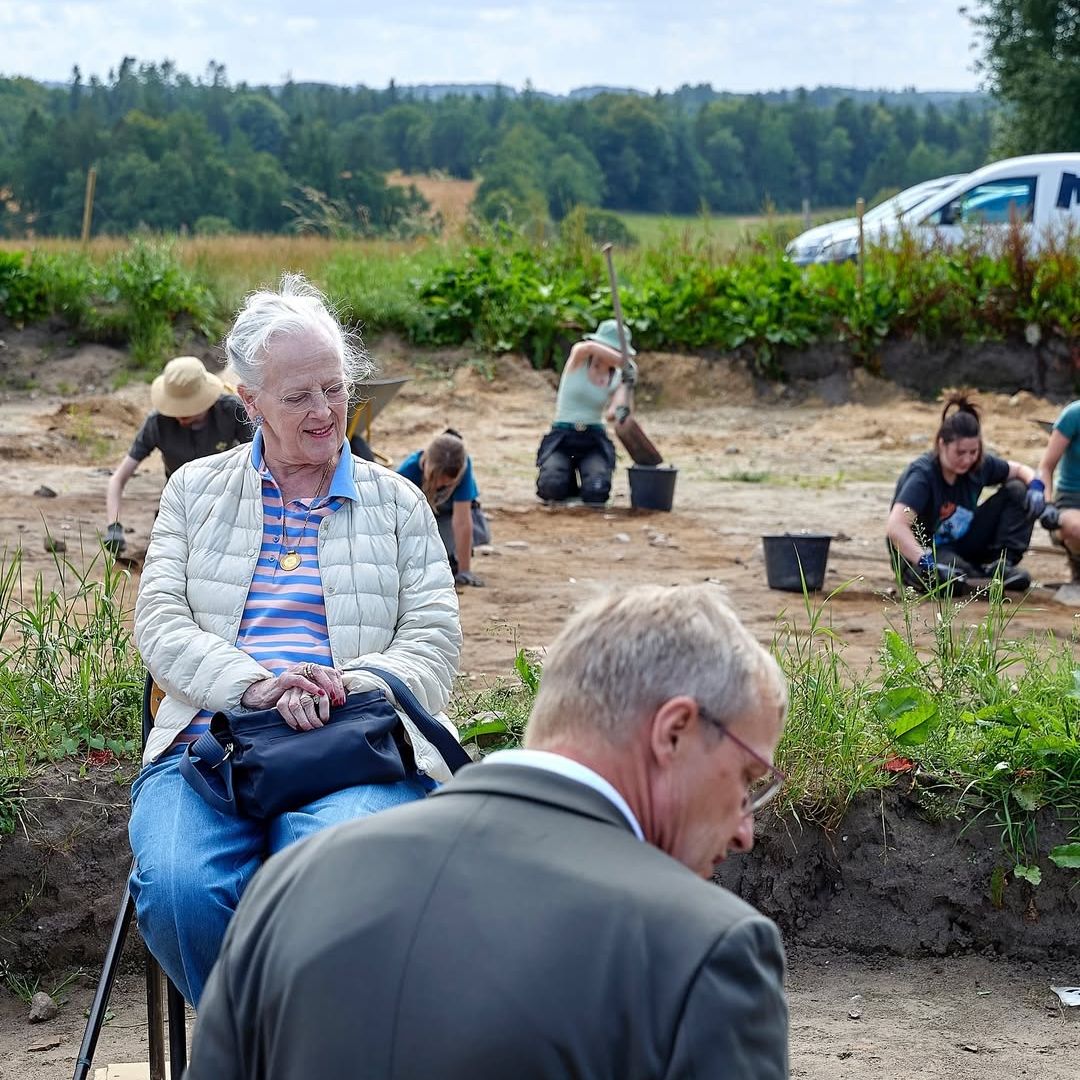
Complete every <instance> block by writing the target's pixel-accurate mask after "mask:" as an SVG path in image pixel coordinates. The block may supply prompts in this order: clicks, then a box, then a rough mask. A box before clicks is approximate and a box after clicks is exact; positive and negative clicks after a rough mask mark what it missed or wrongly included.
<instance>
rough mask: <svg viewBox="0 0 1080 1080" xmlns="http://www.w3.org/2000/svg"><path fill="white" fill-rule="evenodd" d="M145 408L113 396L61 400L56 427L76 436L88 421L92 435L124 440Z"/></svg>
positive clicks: (141, 416) (142, 414) (135, 426)
mask: <svg viewBox="0 0 1080 1080" xmlns="http://www.w3.org/2000/svg"><path fill="white" fill-rule="evenodd" d="M144 416H145V409H144V408H143V407H142V406H141V405H139V404H137V403H136V402H134V401H132V400H130V399H125V398H122V397H117V396H108V397H104V396H97V397H85V398H80V399H79V400H78V401H65V402H64V403H63V404H62V405H60V406H59V408H57V410H56V413H55V417H56V429H57V430H59V431H60V432H61V433H63V434H65V435H78V434H79V433H80V432H83V431H85V429H86V427H87V425H88V424H92V425H93V429H94V432H95V434H97V435H98V436H100V437H103V438H107V439H127V438H130V435H131V433H132V432H133V431H136V430H138V427H139V425H140V424H141V423H142V421H143V417H144Z"/></svg>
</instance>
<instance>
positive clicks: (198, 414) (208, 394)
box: [104, 356, 253, 555]
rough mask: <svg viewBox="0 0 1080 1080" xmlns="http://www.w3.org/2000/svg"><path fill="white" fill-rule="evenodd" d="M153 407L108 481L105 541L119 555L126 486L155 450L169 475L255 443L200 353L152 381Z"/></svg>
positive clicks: (239, 407) (239, 406)
mask: <svg viewBox="0 0 1080 1080" xmlns="http://www.w3.org/2000/svg"><path fill="white" fill-rule="evenodd" d="M150 401H151V403H152V404H153V406H154V411H153V412H152V413H150V415H149V416H148V417H147V418H146V419H145V420H144V421H143V425H142V427H141V428H140V429H139V433H138V435H136V436H135V441H134V442H133V443H132V444H131V449H130V450H129V451H128V452H127V456H126V457H125V458H124V460H123V461H122V462H120V465H119V467H118V468H117V469H116V471H115V472H114V473H113V474H112V477H111V478H110V480H109V487H108V489H107V491H106V495H105V512H106V516H107V517H108V519H109V525H108V526H107V528H106V530H105V539H104V544H105V547H106V549H107V550H108V551H111V552H112V553H113V554H114V555H119V554H120V552H122V551H123V550H124V548H125V547H126V546H127V544H126V541H125V540H124V527H123V525H121V524H120V505H121V501H122V499H123V495H124V487H125V486H126V484H127V482H128V481H129V480H130V479H131V478H132V477H133V476H134V475H135V470H136V469H138V467H139V463H140V462H141V461H143V460H144V459H145V458H147V457H149V456H150V454H151V453H152V452H153V451H154V450H160V451H161V456H162V458H163V459H164V461H165V479H166V480H168V479H169V477H170V476H171V475H172V474H173V473H174V472H175V471H176V470H177V469H179V468H180V466H181V465H186V464H187V463H188V462H189V461H194V460H195V459H196V458H202V457H208V456H209V455H210V454H219V453H221V451H222V450H228V449H230V448H231V447H233V446H238V445H239V444H240V443H247V442H251V437H252V434H253V431H252V427H251V425H250V423H249V421H248V419H247V414H246V413H245V411H244V406H243V403H242V402H241V401H240V399H239V398H238V397H236V396H235V395H234V394H232V393H230V392H229V391H228V389H227V388H226V386H225V384H224V383H223V382H222V381H221V379H219V378H218V377H217V376H216V375H214V374H212V373H211V372H209V371H207V370H206V368H205V366H204V365H203V362H202V361H201V360H200V359H199V358H198V357H197V356H178V357H176V359H175V360H170V361H169V362H168V363H167V364H166V365H165V370H164V371H163V372H162V373H161V374H160V375H159V376H158V377H157V378H156V379H155V380H154V381H153V383H151V385H150Z"/></svg>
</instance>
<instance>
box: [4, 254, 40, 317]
mask: <svg viewBox="0 0 1080 1080" xmlns="http://www.w3.org/2000/svg"><path fill="white" fill-rule="evenodd" d="M48 314H49V297H48V294H47V293H46V292H45V289H44V287H43V284H42V282H41V281H40V279H39V278H38V277H37V275H35V274H34V273H32V271H31V270H30V269H29V268H28V267H27V266H26V265H25V264H24V261H23V255H22V252H21V251H0V315H3V316H4V317H5V318H6V319H10V320H11V322H13V323H14V324H15V325H16V326H23V325H25V324H26V323H28V322H34V321H36V320H38V319H43V318H45V316H47V315H48Z"/></svg>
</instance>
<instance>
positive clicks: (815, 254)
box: [787, 173, 967, 266]
mask: <svg viewBox="0 0 1080 1080" xmlns="http://www.w3.org/2000/svg"><path fill="white" fill-rule="evenodd" d="M965 176H967V173H956V174H954V175H952V176H941V177H938V178H937V179H936V180H923V181H922V182H921V183H919V184H915V185H913V186H912V187H909V188H905V189H904V190H903V191H901V192H899V193H898V194H896V195H894V196H893V197H892V198H891V199H886V200H885V201H884V202H882V203H879V204H878V205H877V206H875V207H874V208H873V209H871V210H868V211H867V212H866V213H865V214H863V230H864V232H865V230H866V229H867V228H872V227H874V226H875V225H880V224H881V223H882V222H886V221H892V220H895V219H896V218H902V217H903V216H904V215H905V214H907V213H909V212H910V211H911V210H913V209H915V208H917V207H918V206H919V205H921V204H922V203H924V202H926V200H927V199H928V198H930V196H931V195H936V194H937V193H938V192H939V191H943V190H944V189H945V188H948V187H951V186H952V185H953V184H954V183H956V182H957V181H958V180H963V179H964V177H965ZM858 240H859V223H858V220H857V219H856V218H853V217H852V218H841V219H840V220H839V221H829V222H826V223H825V224H824V225H816V226H815V227H814V228H812V229H807V230H806V232H804V233H800V234H799V235H798V236H796V237H795V239H794V240H792V241H791V243H789V244H788V246H787V256H788V258H789V259H790V260H791V261H792V262H793V263H795V265H796V266H807V265H809V264H810V263H816V262H843V260H844V259H850V258H852V257H853V256H854V254H855V252H856V250H857V248H858Z"/></svg>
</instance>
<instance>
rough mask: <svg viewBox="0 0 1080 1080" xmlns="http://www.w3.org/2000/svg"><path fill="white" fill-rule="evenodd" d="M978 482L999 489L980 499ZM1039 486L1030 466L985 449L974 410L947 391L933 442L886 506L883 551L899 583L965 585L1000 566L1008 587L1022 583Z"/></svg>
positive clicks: (1024, 585)
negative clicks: (1022, 562)
mask: <svg viewBox="0 0 1080 1080" xmlns="http://www.w3.org/2000/svg"><path fill="white" fill-rule="evenodd" d="M984 487H998V488H999V490H998V491H997V492H995V494H994V495H992V496H991V497H990V498H989V499H987V500H985V501H984V502H982V503H980V502H979V496H980V494H981V493H982V489H983V488H984ZM1041 492H1042V484H1041V483H1040V481H1039V480H1038V478H1037V477H1036V475H1035V470H1034V469H1030V468H1028V466H1026V465H1021V464H1020V463H1019V462H1017V461H1006V460H1005V459H1004V458H999V457H996V456H995V455H993V454H986V453H984V452H983V442H982V429H981V426H980V424H979V414H978V410H977V409H976V408H975V406H974V405H973V404H972V403H971V401H970V400H969V399H968V397H967V396H966V395H965V394H962V393H952V394H950V395H949V396H948V398H947V399H946V401H945V408H944V409H943V410H942V413H941V426H940V427H939V428H938V431H937V434H936V435H935V436H934V449H933V450H930V451H928V452H927V453H925V454H923V455H922V456H921V457H919V458H917V459H916V460H915V461H913V462H912V463H911V464H910V465H908V467H907V468H906V469H905V470H904V472H903V474H902V475H901V477H900V479H899V481H898V482H897V485H896V493H895V494H894V495H893V502H892V509H891V510H890V511H889V521H888V525H887V527H886V535H887V536H888V542H889V550H890V552H891V553H892V556H893V562H894V565H898V566H899V570H900V575H901V578H902V580H903V582H904V584H905V585H911V586H914V587H915V588H918V589H920V590H923V591H929V590H931V589H933V588H935V587H936V586H938V585H941V584H945V583H951V585H952V588H953V590H954V591H956V592H963V591H966V589H967V587H968V582H969V581H970V579H972V578H988V577H993V576H994V575H995V574H999V573H1000V575H1001V579H1002V584H1003V585H1004V587H1005V588H1006V589H1016V590H1024V589H1027V588H1028V586H1029V585H1030V584H1031V575H1030V574H1028V573H1027V571H1026V570H1022V569H1021V568H1020V567H1019V565H1018V564H1019V562H1020V560H1021V559H1022V558H1023V557H1024V553H1025V552H1026V551H1027V548H1028V544H1029V543H1030V542H1031V529H1032V525H1033V523H1034V518H1035V517H1036V516H1037V513H1032V510H1033V509H1034V508H1035V507H1036V505H1037V503H1038V502H1039V495H1040V494H1041Z"/></svg>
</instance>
